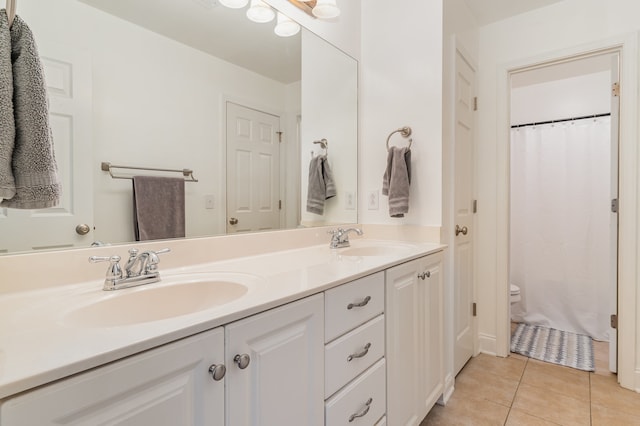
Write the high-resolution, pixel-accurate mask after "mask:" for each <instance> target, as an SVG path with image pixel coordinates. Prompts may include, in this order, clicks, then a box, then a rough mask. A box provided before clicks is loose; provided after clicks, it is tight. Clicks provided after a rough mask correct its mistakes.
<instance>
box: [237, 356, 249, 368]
mask: <svg viewBox="0 0 640 426" xmlns="http://www.w3.org/2000/svg"><path fill="white" fill-rule="evenodd" d="M233 362H235V363H236V364H238V367H239V368H240V369H241V370H244V369H245V368H247V367H248V366H249V363H250V362H251V358H250V357H249V355H247V354H242V355H240V354H238V355H236V356H234V357H233Z"/></svg>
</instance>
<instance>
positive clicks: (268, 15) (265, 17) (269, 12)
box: [247, 0, 276, 23]
mask: <svg viewBox="0 0 640 426" xmlns="http://www.w3.org/2000/svg"><path fill="white" fill-rule="evenodd" d="M275 17H276V14H275V12H274V11H273V9H271V6H269V5H268V4H266V3H265V2H263V1H262V0H251V7H249V9H247V18H249V19H250V20H252V21H253V22H258V23H264V22H270V21H272V20H273V18H275Z"/></svg>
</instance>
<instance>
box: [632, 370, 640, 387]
mask: <svg viewBox="0 0 640 426" xmlns="http://www.w3.org/2000/svg"><path fill="white" fill-rule="evenodd" d="M634 383H635V388H634V389H633V390H634V391H636V392H638V393H640V369H636V371H635V381H634Z"/></svg>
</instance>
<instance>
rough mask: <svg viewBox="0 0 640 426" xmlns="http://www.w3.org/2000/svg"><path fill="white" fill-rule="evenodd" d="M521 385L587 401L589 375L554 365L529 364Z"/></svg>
mask: <svg viewBox="0 0 640 426" xmlns="http://www.w3.org/2000/svg"><path fill="white" fill-rule="evenodd" d="M521 383H524V384H527V385H531V386H535V387H538V388H542V389H553V391H554V392H557V393H560V394H562V395H564V396H568V397H571V398H575V399H579V400H582V401H587V402H588V401H589V373H588V372H586V371H580V370H575V369H572V368H568V367H562V366H557V365H555V364H549V363H541V362H529V363H527V368H526V369H525V371H524V374H523V376H522V381H521Z"/></svg>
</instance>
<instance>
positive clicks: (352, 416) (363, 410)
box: [349, 398, 373, 423]
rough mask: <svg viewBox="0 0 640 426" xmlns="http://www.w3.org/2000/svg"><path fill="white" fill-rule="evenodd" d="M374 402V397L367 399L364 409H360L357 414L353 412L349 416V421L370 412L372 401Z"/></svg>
mask: <svg viewBox="0 0 640 426" xmlns="http://www.w3.org/2000/svg"><path fill="white" fill-rule="evenodd" d="M372 402H373V398H369V399H368V400H367V402H365V403H364V407H363V408H362V410H360V411H358V412H357V413H355V414H352V415H351V416H350V417H349V423H351V422H352V421H354V420H355V419H357V418H358V417H364V416H366V415H367V413H368V412H369V409H370V408H371V403H372Z"/></svg>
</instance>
